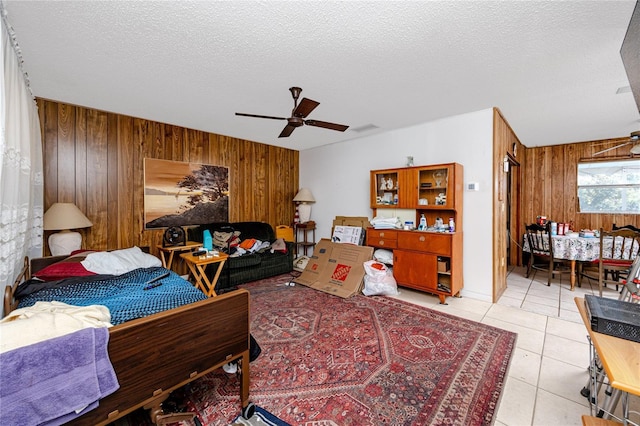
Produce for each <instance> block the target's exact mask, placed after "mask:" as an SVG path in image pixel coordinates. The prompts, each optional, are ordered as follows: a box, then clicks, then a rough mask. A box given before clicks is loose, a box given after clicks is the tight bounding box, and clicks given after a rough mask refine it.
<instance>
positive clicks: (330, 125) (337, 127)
mask: <svg viewBox="0 0 640 426" xmlns="http://www.w3.org/2000/svg"><path fill="white" fill-rule="evenodd" d="M304 124H306V125H307V126H315V127H323V128H325V129H331V130H337V131H339V132H344V131H345V130H347V129H348V128H349V126H345V125H344V124H336V123H328V122H326V121H319V120H305V121H304Z"/></svg>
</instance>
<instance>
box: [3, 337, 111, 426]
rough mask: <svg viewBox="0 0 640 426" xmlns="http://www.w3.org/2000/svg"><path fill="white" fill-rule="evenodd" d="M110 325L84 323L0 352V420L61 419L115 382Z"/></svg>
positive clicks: (48, 422)
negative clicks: (71, 330)
mask: <svg viewBox="0 0 640 426" xmlns="http://www.w3.org/2000/svg"><path fill="white" fill-rule="evenodd" d="M108 342H109V330H108V329H106V328H85V329H83V330H80V331H77V332H75V333H71V334H67V335H64V336H61V337H56V338H53V339H49V340H45V341H43V342H39V343H35V344H33V345H29V346H24V347H21V348H18V349H14V350H12V351H8V352H4V353H2V354H0V371H1V372H2V374H1V375H0V407H2V409H0V424H2V425H60V424H64V423H66V422H69V421H71V420H72V419H74V418H76V417H79V416H81V415H83V414H84V413H85V412H87V411H89V410H92V409H93V408H95V407H97V406H98V400H99V399H100V398H103V397H105V396H107V395H109V394H111V393H113V392H115V391H116V390H117V389H118V388H119V384H118V380H117V378H116V375H115V372H114V370H113V366H112V365H111V362H110V361H109V356H108V351H107V344H108Z"/></svg>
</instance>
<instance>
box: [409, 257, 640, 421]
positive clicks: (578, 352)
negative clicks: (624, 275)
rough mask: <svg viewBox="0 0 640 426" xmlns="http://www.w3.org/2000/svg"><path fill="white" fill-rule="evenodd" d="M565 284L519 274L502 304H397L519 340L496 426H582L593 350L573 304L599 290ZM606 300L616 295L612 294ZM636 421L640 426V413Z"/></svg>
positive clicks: (426, 298)
mask: <svg viewBox="0 0 640 426" xmlns="http://www.w3.org/2000/svg"><path fill="white" fill-rule="evenodd" d="M562 279H563V281H561V279H560V278H556V279H554V280H553V281H552V283H551V286H550V287H547V285H546V276H545V274H544V273H541V272H538V274H537V276H535V275H534V276H533V277H530V278H525V277H524V270H523V268H520V267H516V268H514V269H512V270H511V271H509V275H508V277H507V290H506V291H505V293H504V295H503V296H502V297H501V298H500V300H499V301H498V303H489V302H483V301H479V300H475V299H471V298H466V297H462V298H448V299H447V303H448V304H447V305H440V304H439V301H438V298H437V297H433V296H430V295H428V294H425V293H422V292H418V291H413V290H411V289H406V288H400V294H399V295H398V296H397V297H398V298H400V299H403V300H406V301H409V302H412V303H417V304H421V305H424V306H427V307H429V308H432V309H437V310H441V311H444V312H447V313H450V314H452V315H457V316H460V317H464V318H467V319H471V320H474V321H478V322H482V323H485V324H489V325H492V326H495V327H499V328H503V329H505V330H510V331H513V332H515V333H518V340H517V343H516V350H515V352H514V354H513V359H512V361H511V366H510V369H509V375H508V378H507V382H506V385H505V389H504V392H503V394H502V400H501V402H500V407H499V409H498V414H497V417H496V422H495V424H496V426H525V425H536V426H555V425H567V426H569V425H582V421H581V416H582V415H583V414H589V404H588V400H587V399H586V398H584V397H583V396H581V395H580V390H581V389H582V387H583V386H585V385H586V384H587V380H588V372H587V367H588V365H589V345H588V343H587V337H586V336H587V331H586V329H585V326H584V324H583V323H582V319H581V318H580V314H579V313H578V310H577V307H576V305H575V302H574V300H573V299H574V297H576V296H577V297H580V296H583V295H584V294H596V295H597V294H598V284H597V282H594V283H590V282H589V281H588V280H585V281H584V282H583V283H582V288H576V289H575V291H570V285H569V282H568V277H566V278H564V277H563V278H562ZM603 296H607V297H614V298H615V297H618V293H616V291H615V289H611V288H608V289H605V291H604V292H603ZM619 405H620V404H619ZM630 407H631V409H632V410H635V411H636V413H637V412H638V411H640V398H638V397H631V398H630ZM631 419H632V420H633V421H634V422H638V423H640V414H635V415H633V416H632V417H631Z"/></svg>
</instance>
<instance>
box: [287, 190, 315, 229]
mask: <svg viewBox="0 0 640 426" xmlns="http://www.w3.org/2000/svg"><path fill="white" fill-rule="evenodd" d="M293 201H294V202H295V203H298V216H299V218H300V223H307V222H309V219H311V204H309V203H315V202H316V199H315V198H313V194H311V190H309V188H302V189H300V191H298V193H297V194H296V196H295V197H293Z"/></svg>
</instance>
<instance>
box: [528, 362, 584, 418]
mask: <svg viewBox="0 0 640 426" xmlns="http://www.w3.org/2000/svg"><path fill="white" fill-rule="evenodd" d="M587 367H588V362H587V364H585V365H582V366H580V367H578V366H575V365H572V364H569V363H566V362H562V361H558V360H555V359H552V358H549V357H546V356H543V357H542V364H541V366H540V379H539V380H538V389H544V390H546V391H547V392H550V393H552V394H554V395H558V396H561V397H563V398H564V399H568V400H571V401H573V402H575V403H577V404H581V405H584V406H587V405H588V401H587V399H586V398H584V397H583V396H582V395H580V389H582V388H583V387H584V386H585V384H586V383H587V380H588V378H589V373H588V371H587Z"/></svg>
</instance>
